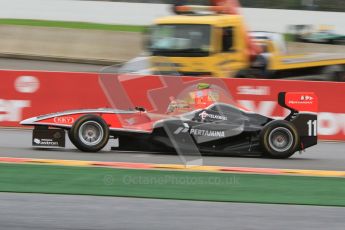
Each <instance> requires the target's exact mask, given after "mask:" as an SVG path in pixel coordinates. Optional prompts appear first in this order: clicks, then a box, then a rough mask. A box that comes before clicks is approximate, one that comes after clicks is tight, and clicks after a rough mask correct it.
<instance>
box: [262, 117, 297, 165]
mask: <svg viewBox="0 0 345 230" xmlns="http://www.w3.org/2000/svg"><path fill="white" fill-rule="evenodd" d="M260 144H261V147H262V149H263V156H266V157H270V158H276V159H284V158H289V157H290V156H292V155H293V154H294V153H295V152H296V150H297V147H298V144H299V136H298V132H297V130H296V128H295V126H294V125H293V124H291V123H290V122H288V121H284V120H277V121H272V122H270V123H268V124H267V125H266V126H265V127H264V128H263V129H262V131H261V133H260Z"/></svg>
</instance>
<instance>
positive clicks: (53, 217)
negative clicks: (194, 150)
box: [0, 193, 345, 230]
mask: <svg viewBox="0 0 345 230" xmlns="http://www.w3.org/2000/svg"><path fill="white" fill-rule="evenodd" d="M344 216H345V208H339V207H318V206H297V205H271V204H239V203H220V202H198V201H174V200H152V199H138V198H116V197H93V196H68V195H42V194H14V193H0V229H6V230H15V229H32V230H43V229H44V230H45V229H49V230H55V229H56V230H58V229H59V230H61V229H64V230H72V229H73V230H74V229H75V230H76V229H78V230H80V229H83V230H96V229H97V230H101V229H123V230H124V229H125V230H131V229H141V230H146V229H147V230H160V229H167V230H170V229H171V230H176V229H188V230H189V229H198V230H209V229H217V230H218V229H219V230H221V229H248V230H249V229H257V230H260V229H262V230H277V229H279V230H285V229H286V230H290V229H301V230H304V229H314V230H318V229H319V230H324V229H332V230H337V229H339V230H343V229H344V225H345V219H344Z"/></svg>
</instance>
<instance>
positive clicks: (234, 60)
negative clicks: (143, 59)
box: [147, 0, 345, 81]
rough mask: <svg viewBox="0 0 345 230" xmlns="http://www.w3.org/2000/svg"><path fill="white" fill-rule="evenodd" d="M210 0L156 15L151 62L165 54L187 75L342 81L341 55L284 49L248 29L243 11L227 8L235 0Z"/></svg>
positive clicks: (149, 47) (272, 39) (268, 35)
mask: <svg viewBox="0 0 345 230" xmlns="http://www.w3.org/2000/svg"><path fill="white" fill-rule="evenodd" d="M212 2H213V4H214V5H211V6H195V5H181V4H176V5H175V6H174V9H175V11H176V12H177V14H176V15H172V16H167V17H163V18H159V19H157V20H156V21H155V24H154V25H153V26H152V27H151V28H150V31H149V39H148V41H147V50H148V51H149V52H150V55H151V57H152V58H151V61H152V65H153V68H156V69H157V68H160V67H161V66H163V65H164V63H161V61H160V60H166V58H169V61H170V62H171V63H173V65H174V66H175V67H176V68H177V69H178V71H179V72H180V73H181V74H183V75H187V76H215V77H240V78H243V77H255V78H292V77H293V78H296V77H297V78H299V77H301V76H304V77H305V76H307V78H311V79H327V80H332V81H345V55H342V54H318V53H313V54H304V55H290V54H286V53H284V52H285V51H284V50H282V49H281V47H280V46H281V44H282V42H281V40H282V39H277V37H279V35H276V34H272V33H268V32H255V33H250V32H248V31H247V29H246V25H245V23H244V18H243V16H241V15H240V14H237V13H236V12H235V13H234V10H231V9H229V5H230V3H232V2H233V0H228V1H216V0H214V1H212ZM226 2H228V4H225V3H226ZM277 40H279V41H278V42H277ZM255 47H256V48H258V49H256V50H255V49H254V48H255ZM162 58H163V59H162ZM161 72H162V71H161Z"/></svg>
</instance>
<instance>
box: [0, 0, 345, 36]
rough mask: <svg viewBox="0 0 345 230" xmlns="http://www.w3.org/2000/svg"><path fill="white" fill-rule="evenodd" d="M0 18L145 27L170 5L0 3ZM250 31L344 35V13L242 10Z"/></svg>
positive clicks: (50, 0) (72, 0) (53, 0)
mask: <svg viewBox="0 0 345 230" xmlns="http://www.w3.org/2000/svg"><path fill="white" fill-rule="evenodd" d="M0 5H1V8H0V18H20V19H43V20H61V21H81V22H97V23H110V24H128V25H148V24H151V23H152V21H153V20H154V19H155V18H157V17H161V16H165V15H169V14H171V12H170V5H165V4H145V3H119V2H106V1H77V0H0ZM243 14H244V15H245V18H246V21H247V23H248V25H249V27H250V29H251V30H267V31H274V32H285V30H286V26H287V25H290V24H314V25H333V26H334V27H335V29H336V31H337V32H338V33H344V34H345V13H336V12H317V11H298V10H272V9H254V8H244V9H243Z"/></svg>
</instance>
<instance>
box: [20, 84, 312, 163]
mask: <svg viewBox="0 0 345 230" xmlns="http://www.w3.org/2000/svg"><path fill="white" fill-rule="evenodd" d="M221 94H222V93H221V92H219V91H217V87H213V86H212V85H208V84H198V85H194V86H193V89H189V90H187V91H185V93H182V96H179V97H171V100H170V103H169V104H167V105H166V108H167V109H166V112H165V113H150V112H147V111H145V109H144V108H140V107H137V108H133V109H129V110H119V109H109V108H104V109H83V110H74V111H65V112H59V113H53V114H48V115H43V116H38V117H33V118H29V119H26V120H24V121H22V122H21V124H22V125H29V126H34V127H35V128H34V130H33V139H32V144H33V146H37V147H53V146H55V147H64V146H65V133H66V132H67V133H68V137H69V139H70V140H71V142H72V143H73V144H74V145H75V146H76V147H77V148H78V149H79V150H81V151H86V152H98V151H100V150H102V149H103V148H104V146H105V145H106V144H107V143H108V141H109V139H110V138H117V139H118V140H119V142H118V143H119V145H118V146H116V147H114V149H118V150H124V151H127V150H128V151H150V152H178V153H179V152H182V153H184V154H188V153H189V152H195V151H199V152H200V153H201V155H262V156H266V157H272V158H288V157H290V156H291V155H293V154H294V153H295V152H296V151H301V150H304V149H306V148H308V147H310V146H313V145H316V144H317V114H316V112H317V97H316V95H314V93H310V92H288V93H285V92H282V93H280V94H279V95H278V103H279V105H281V106H282V107H285V108H287V109H288V110H289V111H290V114H289V115H288V116H287V117H285V118H284V119H281V120H277V119H273V118H270V117H266V116H263V115H260V114H257V113H253V112H250V111H247V110H246V109H244V108H242V107H241V106H238V105H236V104H235V103H232V102H229V101H224V100H221V99H220V98H221V97H222V95H221Z"/></svg>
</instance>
